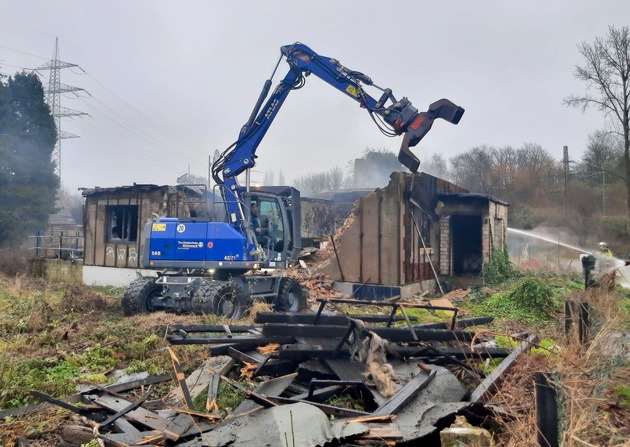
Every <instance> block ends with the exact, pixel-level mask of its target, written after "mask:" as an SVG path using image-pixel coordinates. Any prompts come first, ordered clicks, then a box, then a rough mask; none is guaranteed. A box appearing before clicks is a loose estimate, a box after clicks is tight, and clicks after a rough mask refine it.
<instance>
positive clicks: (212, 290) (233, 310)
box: [207, 281, 248, 320]
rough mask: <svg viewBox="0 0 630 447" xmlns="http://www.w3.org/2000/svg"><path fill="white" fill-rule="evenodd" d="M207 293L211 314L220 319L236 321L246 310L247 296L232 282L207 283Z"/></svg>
mask: <svg viewBox="0 0 630 447" xmlns="http://www.w3.org/2000/svg"><path fill="white" fill-rule="evenodd" d="M207 293H208V296H211V297H212V309H213V312H214V313H215V314H216V315H218V316H220V317H223V318H226V319H228V320H238V319H239V318H241V316H242V315H243V312H245V309H247V304H248V302H247V301H248V300H247V295H246V294H245V293H244V292H243V291H242V290H241V289H240V288H239V287H238V286H237V285H236V284H235V283H234V282H233V281H227V282H219V281H215V282H212V283H209V289H208V292H207Z"/></svg>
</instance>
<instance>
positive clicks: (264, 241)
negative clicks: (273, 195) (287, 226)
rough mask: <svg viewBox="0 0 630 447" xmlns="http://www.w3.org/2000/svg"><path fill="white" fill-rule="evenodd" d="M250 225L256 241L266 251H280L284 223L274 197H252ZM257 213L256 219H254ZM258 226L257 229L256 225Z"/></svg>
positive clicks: (282, 242)
mask: <svg viewBox="0 0 630 447" xmlns="http://www.w3.org/2000/svg"><path fill="white" fill-rule="evenodd" d="M251 207H252V210H253V211H252V225H253V227H254V231H255V232H256V238H257V239H258V243H259V244H260V245H261V246H262V247H263V248H264V249H265V250H268V251H276V252H281V251H283V248H284V223H283V221H282V212H281V210H280V205H279V203H278V201H277V200H276V199H268V198H266V197H265V198H260V199H259V198H255V197H252V202H251ZM255 214H257V218H258V221H257V222H256V221H255V220H254V215H255ZM257 226H259V228H258V229H257V228H256V227H257Z"/></svg>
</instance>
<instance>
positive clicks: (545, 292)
mask: <svg viewBox="0 0 630 447" xmlns="http://www.w3.org/2000/svg"><path fill="white" fill-rule="evenodd" d="M560 308H561V303H560V302H559V300H557V299H556V297H555V294H554V291H553V289H552V287H551V286H550V285H549V284H548V283H547V282H545V281H543V280H541V279H539V278H537V277H534V276H528V277H525V278H524V279H521V280H519V281H518V282H517V283H516V284H515V285H514V286H513V288H512V289H510V290H506V291H504V292H500V293H496V294H494V295H492V296H491V297H489V298H488V299H486V300H484V301H482V302H480V303H477V304H475V305H473V309H474V312H475V314H478V315H491V316H495V317H498V318H506V319H510V320H515V321H518V322H522V323H536V322H541V321H548V320H552V319H554V317H555V312H556V311H557V310H560Z"/></svg>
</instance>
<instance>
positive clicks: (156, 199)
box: [83, 184, 208, 286]
mask: <svg viewBox="0 0 630 447" xmlns="http://www.w3.org/2000/svg"><path fill="white" fill-rule="evenodd" d="M83 197H84V198H85V205H84V216H83V222H84V236H85V253H84V258H83V282H84V283H85V284H95V285H115V286H126V285H127V284H129V282H130V281H131V280H132V279H134V278H135V277H136V273H135V272H136V270H137V269H138V266H139V259H138V257H139V253H140V244H141V241H142V231H143V226H144V223H145V222H150V221H151V219H153V218H154V217H157V216H159V217H178V218H185V219H186V218H188V219H194V218H199V219H207V218H208V213H207V209H208V207H207V206H206V193H205V188H199V187H194V188H193V187H189V186H183V185H178V186H158V185H138V184H134V185H132V186H121V187H115V188H93V189H85V190H83ZM149 273H150V272H147V274H149Z"/></svg>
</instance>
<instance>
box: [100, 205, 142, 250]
mask: <svg viewBox="0 0 630 447" xmlns="http://www.w3.org/2000/svg"><path fill="white" fill-rule="evenodd" d="M105 237H106V242H136V241H137V240H138V206H137V205H114V206H108V207H107V227H106V233H105Z"/></svg>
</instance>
